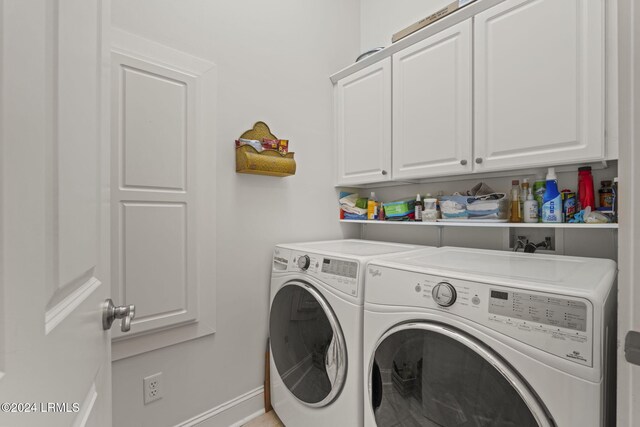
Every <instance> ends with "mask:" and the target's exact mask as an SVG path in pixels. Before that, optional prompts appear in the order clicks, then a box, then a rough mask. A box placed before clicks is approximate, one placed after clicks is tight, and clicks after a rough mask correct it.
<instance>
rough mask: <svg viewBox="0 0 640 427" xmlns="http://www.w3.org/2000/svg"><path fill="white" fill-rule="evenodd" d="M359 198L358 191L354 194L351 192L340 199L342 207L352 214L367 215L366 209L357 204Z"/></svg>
mask: <svg viewBox="0 0 640 427" xmlns="http://www.w3.org/2000/svg"><path fill="white" fill-rule="evenodd" d="M357 200H358V194H356V193H352V194H349V195H348V196H344V197H343V198H341V199H340V200H339V202H340V209H342V210H343V211H345V212H349V213H352V214H357V215H366V214H367V210H366V209H362V208H359V207H357V206H356V201H357Z"/></svg>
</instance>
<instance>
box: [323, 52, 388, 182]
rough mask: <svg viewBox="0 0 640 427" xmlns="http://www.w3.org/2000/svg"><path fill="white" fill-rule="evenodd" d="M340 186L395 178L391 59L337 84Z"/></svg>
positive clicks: (338, 171) (386, 59) (338, 180)
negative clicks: (392, 166)
mask: <svg viewBox="0 0 640 427" xmlns="http://www.w3.org/2000/svg"><path fill="white" fill-rule="evenodd" d="M335 90H336V94H335V102H336V125H337V126H336V131H337V135H336V137H337V168H338V170H337V184H338V185H357V184H367V183H376V182H384V181H389V180H390V179H391V173H390V172H391V58H385V59H384V60H382V61H380V62H377V63H375V64H373V65H371V66H369V67H367V68H365V69H362V70H360V71H358V72H356V73H354V74H352V75H350V76H348V77H345V78H344V79H342V80H340V81H339V82H338V83H337V84H336V88H335Z"/></svg>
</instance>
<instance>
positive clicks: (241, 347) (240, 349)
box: [113, 0, 360, 426]
mask: <svg viewBox="0 0 640 427" xmlns="http://www.w3.org/2000/svg"><path fill="white" fill-rule="evenodd" d="M359 19H360V15H359V2H358V0H347V1H345V0H328V1H319V2H318V1H304V2H301V1H296V0H280V1H276V2H273V1H271V2H265V1H260V0H245V1H212V0H180V1H176V0H114V1H113V26H115V27H119V28H121V29H123V30H125V31H128V32H131V33H134V34H137V35H140V36H142V37H145V38H148V39H151V40H154V41H156V42H159V43H162V44H165V45H167V46H170V47H173V48H175V49H178V50H180V51H184V52H187V53H189V54H192V55H195V56H199V57H202V58H204V59H207V60H210V61H212V62H214V63H216V64H217V66H218V100H217V102H218V116H217V117H216V120H217V125H218V129H217V139H216V140H215V141H211V143H212V144H216V146H217V156H218V157H217V194H218V200H217V209H218V211H217V212H218V213H217V219H218V223H217V224H216V228H217V252H218V260H217V265H218V273H217V308H216V310H217V312H216V316H217V332H216V333H215V334H214V335H211V336H207V337H204V338H201V339H198V340H194V341H190V342H186V343H182V344H178V345H175V346H171V347H168V348H164V349H160V350H156V351H152V352H149V353H145V354H142V355H138V356H135V357H131V358H128V359H124V360H120V361H117V362H115V363H114V364H113V390H114V400H113V405H114V408H113V410H114V420H113V421H114V425H122V426H133V425H136V426H138V425H141V426H169V425H175V424H177V423H180V422H182V421H185V420H187V419H189V418H191V417H193V416H195V415H197V414H199V413H201V412H203V411H206V410H209V409H211V408H214V407H216V406H217V405H220V404H222V403H224V402H227V401H229V400H231V399H233V398H235V397H237V396H239V395H241V394H243V393H246V392H248V391H250V390H252V389H255V388H256V387H259V386H261V385H262V381H263V366H264V362H263V356H264V350H265V343H266V337H267V319H268V301H269V298H268V295H269V279H270V276H269V275H270V257H271V252H272V248H273V246H274V245H275V244H276V243H279V242H290V241H305V240H315V239H327V238H341V237H351V236H352V235H354V234H355V233H356V232H357V231H356V230H354V229H353V228H351V227H350V226H349V225H341V224H340V223H339V222H338V220H337V215H338V213H337V202H336V200H337V192H336V190H335V189H334V188H333V185H332V183H333V176H334V172H333V98H332V86H331V83H330V81H329V75H330V74H332V73H334V72H335V71H337V70H339V69H341V68H344V67H345V66H347V65H349V64H350V63H351V62H352V61H353V58H355V57H356V56H357V53H358V51H359V45H358V41H359ZM258 120H263V121H265V122H267V123H268V124H269V125H270V126H271V129H272V131H273V133H274V134H275V135H277V136H279V137H281V138H287V139H290V144H291V149H292V151H295V152H296V159H297V163H298V172H297V174H296V175H295V176H293V177H288V178H272V177H261V176H253V175H241V174H236V173H235V152H234V140H235V139H236V138H237V137H238V136H239V135H240V134H241V133H242V132H243V131H245V130H247V129H249V128H251V126H252V125H253V123H254V122H256V121H258ZM160 371H161V372H163V375H164V378H163V388H164V392H165V397H164V398H163V399H161V400H159V401H156V402H153V403H151V404H150V405H147V406H144V405H143V401H142V397H143V394H142V378H143V377H144V376H147V375H149V374H152V373H155V372H160Z"/></svg>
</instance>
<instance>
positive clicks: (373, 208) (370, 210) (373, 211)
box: [367, 191, 378, 220]
mask: <svg viewBox="0 0 640 427" xmlns="http://www.w3.org/2000/svg"><path fill="white" fill-rule="evenodd" d="M367 219H369V220H374V219H378V200H377V199H376V193H375V192H374V191H372V192H371V195H370V196H369V200H368V201H367Z"/></svg>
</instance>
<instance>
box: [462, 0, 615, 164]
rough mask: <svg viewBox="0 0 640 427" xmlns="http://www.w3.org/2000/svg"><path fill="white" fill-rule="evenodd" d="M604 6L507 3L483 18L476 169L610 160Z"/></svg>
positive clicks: (540, 0) (593, 2)
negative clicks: (606, 150) (606, 126)
mask: <svg viewBox="0 0 640 427" xmlns="http://www.w3.org/2000/svg"><path fill="white" fill-rule="evenodd" d="M603 9H604V6H603V2H602V1H601V0H584V1H583V0H567V1H562V2H557V1H553V0H507V1H505V2H504V3H501V4H499V5H498V6H495V7H493V8H491V9H488V10H486V11H484V12H482V13H480V14H478V15H476V16H475V18H474V19H475V27H474V28H475V30H474V31H475V34H474V36H475V37H474V52H475V70H474V71H475V79H474V82H475V145H474V147H475V150H476V152H475V154H474V156H475V157H476V158H477V159H478V161H479V162H478V163H477V164H476V165H475V170H476V171H489V170H499V169H507V168H517V167H521V166H547V165H549V164H560V163H565V164H566V163H579V162H585V161H589V160H591V161H593V160H600V159H603V158H604V71H603V70H604V35H603V34H604V10H603Z"/></svg>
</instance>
